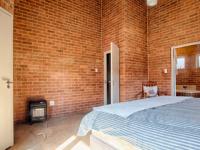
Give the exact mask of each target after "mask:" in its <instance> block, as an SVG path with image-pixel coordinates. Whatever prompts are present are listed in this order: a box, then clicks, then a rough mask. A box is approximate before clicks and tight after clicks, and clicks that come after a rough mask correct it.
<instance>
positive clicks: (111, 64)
mask: <svg viewBox="0 0 200 150" xmlns="http://www.w3.org/2000/svg"><path fill="white" fill-rule="evenodd" d="M118 102H119V48H118V47H117V45H115V44H114V43H111V45H110V50H109V51H106V52H105V53H104V104H105V105H108V104H113V103H118Z"/></svg>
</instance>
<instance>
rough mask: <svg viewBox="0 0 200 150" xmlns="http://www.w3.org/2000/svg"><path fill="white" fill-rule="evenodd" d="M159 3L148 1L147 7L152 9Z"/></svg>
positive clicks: (153, 0) (156, 0) (155, 0)
mask: <svg viewBox="0 0 200 150" xmlns="http://www.w3.org/2000/svg"><path fill="white" fill-rule="evenodd" d="M157 3H158V0H147V5H148V6H150V7H153V6H156V5H157Z"/></svg>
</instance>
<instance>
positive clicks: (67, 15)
mask: <svg viewBox="0 0 200 150" xmlns="http://www.w3.org/2000/svg"><path fill="white" fill-rule="evenodd" d="M100 14H101V3H100V0H92V1H91V0H73V1H69V0H64V1H60V0H48V1H46V0H28V1H27V0H17V1H16V2H15V16H14V83H15V84H14V106H15V121H19V120H24V119H25V114H26V104H27V97H29V96H34V95H38V96H40V95H41V96H44V97H45V98H46V99H47V100H55V107H52V108H51V109H50V111H49V113H50V115H52V116H59V115H62V114H65V113H70V112H80V111H88V110H90V109H91V108H92V107H93V106H97V105H100V104H102V103H103V52H102V51H101V42H100V39H101V15H100ZM95 67H96V68H98V70H99V72H98V73H95V71H94V69H95Z"/></svg>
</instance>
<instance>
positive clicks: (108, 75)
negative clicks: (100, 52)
mask: <svg viewBox="0 0 200 150" xmlns="http://www.w3.org/2000/svg"><path fill="white" fill-rule="evenodd" d="M106 82H107V84H106V88H107V91H106V97H107V100H106V104H111V53H107V54H106Z"/></svg>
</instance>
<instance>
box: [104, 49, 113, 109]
mask: <svg viewBox="0 0 200 150" xmlns="http://www.w3.org/2000/svg"><path fill="white" fill-rule="evenodd" d="M107 54H111V50H108V51H106V52H104V105H107V59H106V58H107ZM111 92H112V91H111ZM111 104H112V99H111Z"/></svg>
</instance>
